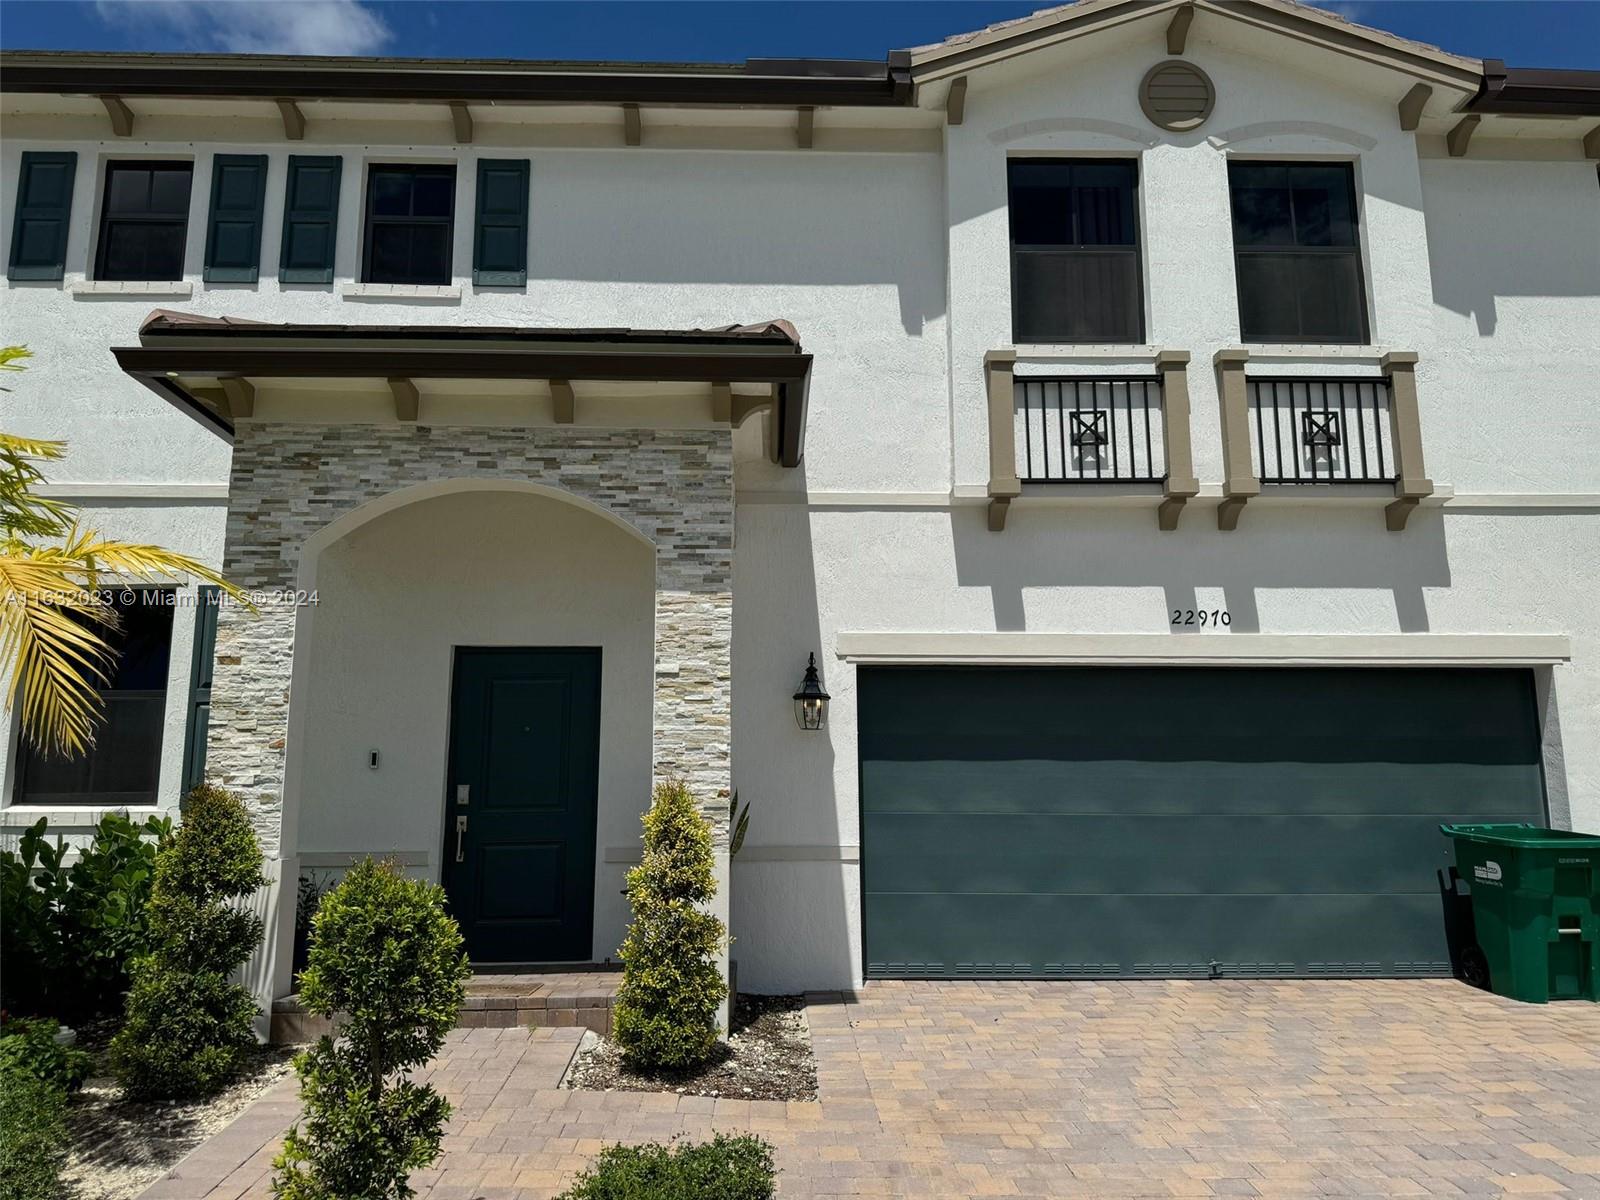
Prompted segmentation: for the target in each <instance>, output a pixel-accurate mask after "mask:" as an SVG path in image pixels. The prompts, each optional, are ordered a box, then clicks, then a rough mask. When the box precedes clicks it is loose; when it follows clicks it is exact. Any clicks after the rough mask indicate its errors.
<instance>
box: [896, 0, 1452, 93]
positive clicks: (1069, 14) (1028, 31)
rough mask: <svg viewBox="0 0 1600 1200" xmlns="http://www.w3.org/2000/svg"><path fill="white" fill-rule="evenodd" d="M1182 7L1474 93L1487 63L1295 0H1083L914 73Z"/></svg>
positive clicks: (976, 62) (1003, 25)
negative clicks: (1295, 0)
mask: <svg viewBox="0 0 1600 1200" xmlns="http://www.w3.org/2000/svg"><path fill="white" fill-rule="evenodd" d="M1179 9H1187V10H1189V11H1190V12H1192V13H1196V14H1200V15H1201V16H1202V18H1207V17H1209V18H1215V19H1220V20H1224V21H1229V22H1237V23H1240V24H1243V25H1247V26H1252V27H1255V28H1258V29H1265V30H1270V31H1272V32H1276V33H1279V34H1282V35H1284V36H1286V37H1290V38H1293V39H1295V40H1297V41H1301V42H1306V43H1309V44H1312V45H1315V46H1319V47H1321V48H1324V49H1326V50H1329V51H1332V52H1334V53H1338V54H1343V55H1348V56H1350V57H1354V58H1358V59H1361V60H1363V61H1366V62H1369V63H1373V64H1375V65H1379V66H1385V67H1390V68H1393V69H1395V70H1397V71H1400V72H1402V73H1404V74H1407V75H1411V76H1413V77H1415V78H1416V79H1418V80H1421V81H1425V82H1428V83H1433V84H1439V85H1444V86H1447V87H1454V88H1459V89H1461V90H1463V91H1465V92H1475V91H1476V90H1477V88H1478V85H1479V83H1480V81H1481V79H1482V64H1481V63H1480V61H1479V60H1478V59H1475V58H1463V57H1461V56H1459V55H1455V54H1449V53H1447V52H1445V51H1443V50H1439V49H1437V48H1436V47H1433V46H1428V45H1425V44H1423V43H1421V42H1413V41H1410V40H1408V39H1406V38H1402V37H1397V36H1396V35H1394V34H1391V33H1386V32H1384V31H1383V30H1380V29H1370V28H1368V27H1366V26H1364V25H1356V24H1354V23H1353V22H1350V21H1346V20H1344V19H1343V18H1341V17H1338V16H1335V15H1334V14H1332V13H1329V12H1325V11H1323V10H1322V9H1317V8H1312V7H1310V6H1308V5H1304V4H1296V3H1292V2H1290V0H1079V2H1078V3H1074V4H1065V5H1061V6H1058V7H1056V8H1049V9H1043V10H1041V11H1040V12H1036V13H1034V14H1033V15H1031V16H1028V17H1023V18H1021V19H1019V20H1015V21H1003V22H1000V23H999V24H996V25H991V26H989V27H988V28H986V29H981V30H978V31H977V32H975V33H970V34H962V35H959V36H957V37H953V38H949V39H946V40H945V41H943V42H939V43H937V44H935V45H931V46H920V47H917V48H916V49H914V50H912V51H911V52H910V57H911V75H912V78H913V80H914V81H915V82H916V84H917V85H918V86H919V87H920V86H921V85H922V84H924V83H930V82H933V81H935V80H939V79H944V78H947V77H950V76H954V75H959V74H961V73H962V72H965V71H970V70H973V69H975V68H978V67H983V66H988V65H990V64H993V63H998V62H1003V61H1005V60H1006V59H1009V58H1013V57H1015V56H1016V55H1019V54H1024V53H1027V52H1029V51H1032V50H1036V49H1039V48H1042V47H1045V46H1050V45H1056V44H1059V43H1062V42H1067V41H1071V40H1074V39H1076V38H1081V37H1086V36H1088V35H1091V34H1094V33H1098V32H1101V31H1103V30H1108V29H1114V28H1116V27H1118V26H1120V25H1124V24H1127V23H1128V22H1130V21H1138V20H1144V19H1147V18H1151V17H1158V16H1162V15H1163V14H1165V15H1167V17H1168V19H1170V17H1171V15H1172V14H1174V13H1175V12H1176V11H1177V10H1179Z"/></svg>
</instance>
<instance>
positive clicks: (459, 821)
mask: <svg viewBox="0 0 1600 1200" xmlns="http://www.w3.org/2000/svg"><path fill="white" fill-rule="evenodd" d="M466 832H467V815H466V813H462V814H461V815H460V816H458V817H457V818H456V861H457V862H462V861H464V859H463V856H462V853H461V839H462V837H463V836H464V835H465V834H466Z"/></svg>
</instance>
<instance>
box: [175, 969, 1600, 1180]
mask: <svg viewBox="0 0 1600 1200" xmlns="http://www.w3.org/2000/svg"><path fill="white" fill-rule="evenodd" d="M813 1000H814V1002H813V1003H812V1005H811V1007H810V1020H811V1028H812V1033H813V1037H814V1040H815V1043H816V1049H817V1062H818V1073H819V1078H820V1081H821V1099H820V1101H819V1102H817V1103H806V1104H801V1103H790V1104H787V1105H786V1104H780V1103H775V1102H760V1101H757V1102H749V1101H743V1100H707V1099H701V1098H697V1097H679V1096H674V1095H641V1094H628V1093H616V1094H596V1093H586V1092H570V1091H561V1090H559V1089H558V1088H557V1087H556V1084H557V1081H558V1080H559V1078H560V1076H561V1074H562V1071H563V1070H564V1068H565V1066H566V1063H567V1060H568V1058H569V1057H570V1055H571V1053H572V1051H573V1049H574V1048H575V1047H576V1045H577V1042H578V1038H579V1037H580V1035H581V1031H580V1030H577V1029H568V1028H542V1029H533V1030H524V1029H471V1030H460V1031H458V1032H457V1033H455V1034H454V1035H452V1037H451V1040H450V1044H449V1046H448V1048H447V1049H446V1051H445V1053H444V1055H443V1056H442V1057H441V1059H440V1061H439V1062H438V1064H437V1065H436V1067H435V1069H434V1071H433V1075H434V1078H435V1079H436V1081H437V1082H438V1083H439V1084H440V1086H441V1087H443V1088H444V1090H445V1091H446V1092H447V1093H448V1094H449V1096H450V1097H451V1099H452V1100H454V1101H455V1103H456V1105H457V1112H456V1116H455V1118H454V1120H453V1122H452V1124H451V1127H450V1133H449V1136H448V1138H447V1140H446V1154H445V1157H444V1158H443V1160H442V1161H441V1162H440V1164H439V1165H438V1166H437V1167H436V1168H434V1169H432V1170H429V1171H426V1172H419V1173H418V1174H417V1175H416V1176H414V1178H413V1182H414V1184H415V1185H416V1186H417V1189H418V1192H419V1194H420V1195H421V1196H424V1197H428V1198H429V1200H474V1198H477V1197H483V1198H484V1200H535V1198H537V1197H548V1196H550V1195H552V1194H554V1193H556V1192H558V1191H559V1190H560V1189H561V1188H562V1187H564V1186H566V1184H567V1183H568V1182H570V1180H571V1178H572V1176H573V1174H574V1173H575V1172H576V1171H577V1170H578V1169H580V1168H581V1167H582V1166H583V1165H585V1164H586V1163H587V1162H588V1161H589V1160H590V1159H591V1157H592V1156H593V1155H594V1153H595V1152H596V1151H598V1150H599V1149H600V1147H601V1146H602V1145H604V1144H605V1143H607V1142H610V1141H617V1140H629V1141H642V1140H647V1139H660V1138H667V1137H670V1136H672V1135H674V1134H680V1133H681V1134H686V1135H688V1136H691V1137H695V1138H702V1137H706V1136H708V1135H709V1134H710V1133H711V1132H712V1131H714V1130H719V1129H720V1130H745V1129H748V1130H753V1131H755V1132H757V1133H759V1134H761V1135H762V1136H764V1137H766V1138H768V1139H769V1140H771V1141H772V1142H773V1143H775V1144H776V1145H777V1147H778V1161H779V1165H780V1166H781V1167H782V1171H783V1173H782V1176H781V1178H780V1183H779V1194H780V1195H781V1196H783V1197H799V1196H805V1197H822V1196H908V1197H930V1198H943V1197H965V1196H1084V1197H1121V1196H1212V1195H1222V1196H1265V1197H1294V1196H1373V1197H1378V1196H1381V1197H1390V1196H1463V1195H1466V1196H1499V1195H1514V1196H1521V1195H1536V1196H1537V1195H1546V1194H1556V1195H1565V1196H1574V1197H1590V1198H1594V1200H1600V1005H1592V1004H1573V1003H1568V1004H1552V1005H1548V1006H1539V1005H1525V1004H1517V1003H1514V1002H1512V1001H1509V1000H1502V999H1499V998H1498V997H1495V996H1490V995H1487V994H1484V993H1481V992H1475V991H1472V990H1470V989H1468V988H1466V987H1465V986H1463V985H1461V984H1457V983H1454V982H1451V981H1447V980H1425V981H1359V982H1352V981H1333V980H1328V981H1315V982H1288V983H1276V982H1243V981H1225V982H1214V983H1209V982H1149V983H1144V982H1140V983H873V984H871V985H869V986H868V988H867V990H866V992H865V993H864V995H863V996H862V997H861V998H860V999H859V1001H858V1002H852V1003H843V1002H838V1001H837V998H834V997H815V998H813ZM291 1086H292V1085H291ZM293 1107H294V1106H293V1094H292V1090H291V1089H290V1088H285V1089H282V1090H281V1091H280V1092H279V1093H276V1094H271V1095H269V1096H267V1097H266V1098H264V1099H263V1100H261V1101H259V1102H258V1103H257V1104H256V1106H255V1107H254V1108H253V1109H251V1110H250V1111H248V1112H247V1113H245V1115H244V1116H242V1117H241V1118H240V1119H239V1121H238V1122H236V1123H235V1125H234V1126H232V1127H230V1128H229V1129H228V1130H226V1131H224V1132H223V1133H222V1134H220V1135H218V1136H217V1137H216V1138H214V1139H212V1141H210V1142H208V1143H207V1144H206V1145H204V1146H202V1147H201V1148H200V1149H199V1150H198V1151H196V1152H195V1154H194V1155H193V1156H191V1157H190V1158H189V1159H188V1160H186V1161H185V1162H184V1163H183V1164H181V1165H180V1166H179V1167H178V1168H177V1169H176V1170H175V1171H174V1172H173V1174H172V1175H171V1176H169V1177H168V1178H167V1179H165V1180H163V1181H162V1182H161V1183H158V1184H157V1185H156V1186H155V1187H154V1188H153V1189H151V1190H150V1191H149V1192H147V1193H146V1196H147V1197H148V1198H149V1200H202V1198H204V1200H239V1198H241V1197H247V1198H252V1200H253V1198H254V1197H258V1196H265V1195H267V1194H268V1188H267V1181H268V1177H269V1171H270V1159H271V1156H272V1154H273V1152H274V1149H275V1145H274V1142H275V1139H276V1136H277V1135H278V1133H279V1132H280V1131H281V1129H282V1128H283V1126H284V1124H285V1123H286V1121H287V1120H288V1119H289V1118H290V1117H291V1116H292V1113H293Z"/></svg>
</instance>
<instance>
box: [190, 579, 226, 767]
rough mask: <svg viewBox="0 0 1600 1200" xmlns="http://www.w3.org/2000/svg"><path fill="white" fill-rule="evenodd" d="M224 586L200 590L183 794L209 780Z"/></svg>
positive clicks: (191, 667) (196, 613)
mask: <svg viewBox="0 0 1600 1200" xmlns="http://www.w3.org/2000/svg"><path fill="white" fill-rule="evenodd" d="M221 603H222V589H221V588H217V587H202V588H201V589H199V596H198V602H197V607H196V610H195V621H194V655H193V658H192V660H191V663H190V667H189V719H188V721H187V722H186V723H185V731H184V735H183V794H184V795H185V796H187V795H188V794H189V792H190V791H192V790H193V789H194V788H197V787H199V786H200V785H201V784H202V783H204V782H205V781H206V735H207V733H209V731H210V729H211V681H212V678H213V676H214V675H215V674H216V669H217V610H218V608H219V606H220V605H221Z"/></svg>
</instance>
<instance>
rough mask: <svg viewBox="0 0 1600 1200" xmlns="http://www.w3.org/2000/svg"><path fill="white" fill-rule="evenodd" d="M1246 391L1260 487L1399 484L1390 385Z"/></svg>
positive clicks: (1263, 384)
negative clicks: (1268, 485)
mask: <svg viewBox="0 0 1600 1200" xmlns="http://www.w3.org/2000/svg"><path fill="white" fill-rule="evenodd" d="M1249 385H1250V392H1249V399H1250V426H1251V429H1250V433H1251V439H1252V440H1253V441H1254V443H1255V453H1256V469H1257V471H1258V472H1259V474H1260V478H1261V482H1262V483H1264V484H1266V483H1272V484H1279V483H1392V482H1393V481H1394V477H1395V458H1394V445H1393V431H1392V428H1391V426H1390V420H1389V381H1388V380H1386V379H1381V378H1357V379H1306V378H1295V379H1263V378H1251V379H1250V380H1249Z"/></svg>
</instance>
